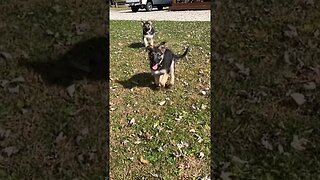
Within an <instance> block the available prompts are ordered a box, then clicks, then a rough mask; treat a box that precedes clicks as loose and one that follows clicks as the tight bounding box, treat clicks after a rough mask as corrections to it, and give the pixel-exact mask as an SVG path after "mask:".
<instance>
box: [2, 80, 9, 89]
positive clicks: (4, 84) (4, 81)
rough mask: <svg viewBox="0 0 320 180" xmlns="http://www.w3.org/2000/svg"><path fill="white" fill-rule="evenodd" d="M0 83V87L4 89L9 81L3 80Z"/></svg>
mask: <svg viewBox="0 0 320 180" xmlns="http://www.w3.org/2000/svg"><path fill="white" fill-rule="evenodd" d="M0 83H1V86H2V87H3V88H4V87H5V86H6V85H7V84H8V83H9V81H8V80H6V79H4V80H0Z"/></svg>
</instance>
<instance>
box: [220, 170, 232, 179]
mask: <svg viewBox="0 0 320 180" xmlns="http://www.w3.org/2000/svg"><path fill="white" fill-rule="evenodd" d="M230 176H232V173H230V172H224V171H221V174H220V178H221V179H222V180H232V179H231V177H230Z"/></svg>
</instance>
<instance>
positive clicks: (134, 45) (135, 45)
mask: <svg viewBox="0 0 320 180" xmlns="http://www.w3.org/2000/svg"><path fill="white" fill-rule="evenodd" d="M129 47H130V48H135V49H138V48H144V44H143V43H142V42H134V43H131V44H130V45H129Z"/></svg>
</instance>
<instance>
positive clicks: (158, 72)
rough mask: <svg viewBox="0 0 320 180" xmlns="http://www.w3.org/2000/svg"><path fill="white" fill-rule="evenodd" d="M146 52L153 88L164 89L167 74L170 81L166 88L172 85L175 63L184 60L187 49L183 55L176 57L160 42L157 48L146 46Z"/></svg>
mask: <svg viewBox="0 0 320 180" xmlns="http://www.w3.org/2000/svg"><path fill="white" fill-rule="evenodd" d="M147 51H148V56H149V61H150V68H151V74H152V75H153V76H154V82H155V86H156V87H157V88H159V87H166V82H167V80H168V78H169V74H170V78H171V79H170V84H169V86H167V87H171V86H172V85H174V71H175V63H176V61H177V60H178V59H181V58H184V57H185V56H186V55H187V53H188V51H189V47H187V48H186V50H185V51H184V53H183V54H181V55H176V54H174V53H173V52H172V51H171V50H170V49H168V48H167V47H166V46H165V42H162V43H161V44H160V45H159V46H157V47H152V46H148V47H147Z"/></svg>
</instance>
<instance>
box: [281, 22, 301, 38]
mask: <svg viewBox="0 0 320 180" xmlns="http://www.w3.org/2000/svg"><path fill="white" fill-rule="evenodd" d="M288 28H289V29H290V30H288V31H284V35H285V36H287V37H290V38H292V37H295V36H298V32H297V28H296V27H294V26H292V25H288Z"/></svg>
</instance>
